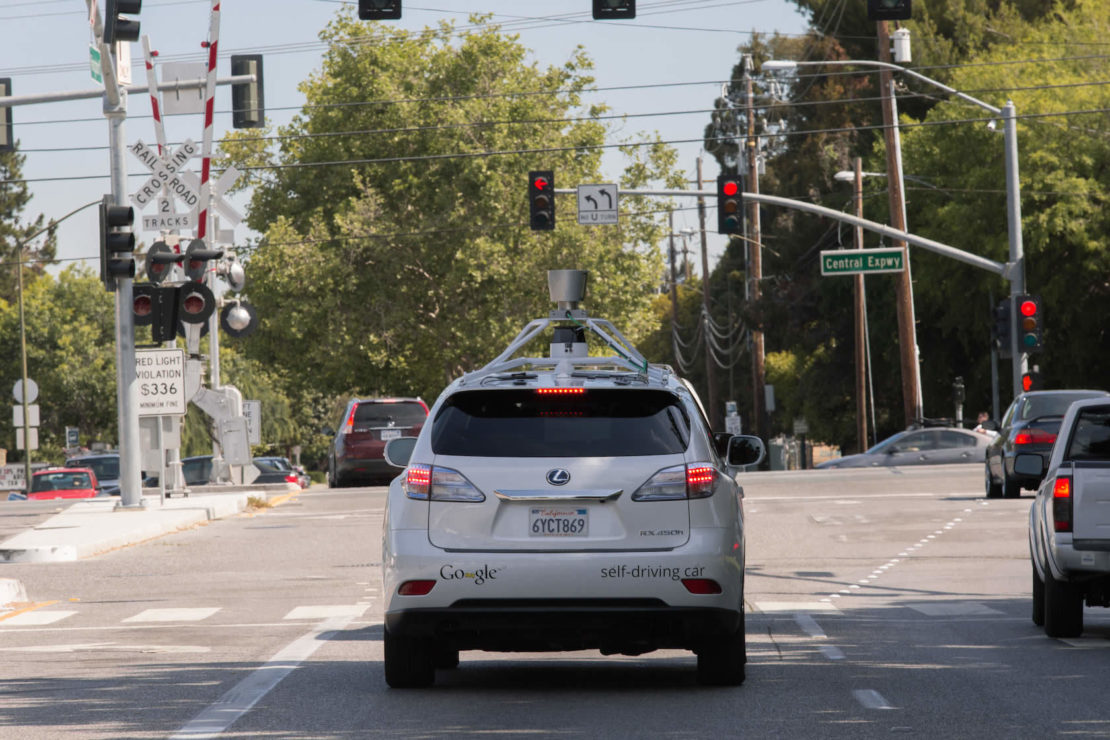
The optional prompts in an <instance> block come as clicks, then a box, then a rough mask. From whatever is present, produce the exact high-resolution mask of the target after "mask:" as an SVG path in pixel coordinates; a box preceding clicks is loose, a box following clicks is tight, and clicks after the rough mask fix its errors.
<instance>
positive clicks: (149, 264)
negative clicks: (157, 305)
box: [143, 242, 185, 285]
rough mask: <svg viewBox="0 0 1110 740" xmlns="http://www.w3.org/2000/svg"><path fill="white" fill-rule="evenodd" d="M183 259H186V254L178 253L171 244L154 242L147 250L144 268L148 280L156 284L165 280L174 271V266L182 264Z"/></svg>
mask: <svg viewBox="0 0 1110 740" xmlns="http://www.w3.org/2000/svg"><path fill="white" fill-rule="evenodd" d="M183 259H185V255H183V254H176V253H175V252H174V251H173V249H171V248H170V245H169V244H166V243H165V242H154V243H153V244H151V245H150V249H148V250H147V253H146V263H145V265H144V268H143V269H144V270H145V271H146V277H147V280H149V281H150V282H151V283H153V284H154V285H159V284H161V283H163V282H165V280H166V279H167V278H168V277H169V276H170V274H171V273H172V272H173V266H174V265H176V264H180V263H181V261H182V260H183Z"/></svg>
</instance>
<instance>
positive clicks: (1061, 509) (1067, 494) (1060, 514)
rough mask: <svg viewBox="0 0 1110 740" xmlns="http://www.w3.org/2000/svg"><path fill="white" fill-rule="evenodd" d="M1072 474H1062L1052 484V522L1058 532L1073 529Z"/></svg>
mask: <svg viewBox="0 0 1110 740" xmlns="http://www.w3.org/2000/svg"><path fill="white" fill-rule="evenodd" d="M1071 513H1072V507H1071V476H1069V475H1061V476H1059V477H1057V478H1056V480H1055V482H1053V484H1052V524H1053V527H1054V528H1055V529H1056V531H1057V532H1070V531H1071Z"/></svg>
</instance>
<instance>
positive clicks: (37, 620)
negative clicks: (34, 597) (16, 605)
mask: <svg viewBox="0 0 1110 740" xmlns="http://www.w3.org/2000/svg"><path fill="white" fill-rule="evenodd" d="M76 613H77V612H71V611H53V612H43V611H38V612H24V613H23V614H16V615H13V616H11V617H8V618H7V619H5V620H4V621H3V622H0V624H3V626H4V627H41V626H42V625H44V624H54V623H55V622H60V621H62V620H63V619H65V618H66V617H72V616H73V615H74V614H76Z"/></svg>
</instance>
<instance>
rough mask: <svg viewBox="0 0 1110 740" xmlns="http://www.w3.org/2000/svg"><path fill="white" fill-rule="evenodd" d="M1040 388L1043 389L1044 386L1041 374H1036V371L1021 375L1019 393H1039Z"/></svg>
mask: <svg viewBox="0 0 1110 740" xmlns="http://www.w3.org/2000/svg"><path fill="white" fill-rule="evenodd" d="M1042 388H1044V385H1043V384H1042V381H1041V374H1040V373H1039V372H1037V371H1036V370H1030V371H1029V372H1027V373H1023V374H1022V376H1021V391H1022V393H1025V392H1027V391H1039V390H1041V389H1042Z"/></svg>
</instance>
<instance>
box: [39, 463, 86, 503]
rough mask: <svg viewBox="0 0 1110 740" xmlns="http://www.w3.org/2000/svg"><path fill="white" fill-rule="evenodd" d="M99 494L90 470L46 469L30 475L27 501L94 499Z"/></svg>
mask: <svg viewBox="0 0 1110 740" xmlns="http://www.w3.org/2000/svg"><path fill="white" fill-rule="evenodd" d="M99 494H100V487H99V486H98V485H97V482H96V473H94V472H93V471H92V469H91V468H47V469H46V470H40V471H38V472H36V473H34V474H32V475H31V490H30V492H28V494H27V498H28V500H31V501H43V500H48V499H55V498H95V497H96V496H98V495H99Z"/></svg>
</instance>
